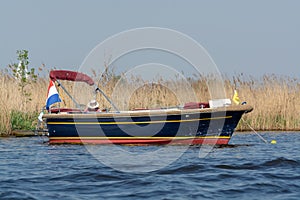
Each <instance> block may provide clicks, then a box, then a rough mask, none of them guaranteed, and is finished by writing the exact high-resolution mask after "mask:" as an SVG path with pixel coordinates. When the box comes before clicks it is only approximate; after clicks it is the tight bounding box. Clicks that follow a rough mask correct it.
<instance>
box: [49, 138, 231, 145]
mask: <svg viewBox="0 0 300 200" xmlns="http://www.w3.org/2000/svg"><path fill="white" fill-rule="evenodd" d="M229 140H230V139H229V138H206V139H205V138H196V139H174V140H170V139H51V138H50V140H49V143H50V144H135V145H143V144H174V145H178V144H179V145H196V144H205V145H215V144H217V145H224V144H225V145H226V144H228V142H229Z"/></svg>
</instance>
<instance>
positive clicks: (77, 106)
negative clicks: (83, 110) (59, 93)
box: [56, 80, 80, 108]
mask: <svg viewBox="0 0 300 200" xmlns="http://www.w3.org/2000/svg"><path fill="white" fill-rule="evenodd" d="M56 82H57V83H58V86H60V87H61V88H62V89H63V91H64V92H65V93H66V94H67V95H68V96H69V97H70V99H71V100H72V101H73V102H74V103H75V105H76V108H80V106H79V103H77V101H76V100H75V99H74V98H73V97H72V96H71V95H70V94H69V92H68V91H67V90H66V88H65V87H64V86H63V85H62V84H61V83H60V82H59V80H56Z"/></svg>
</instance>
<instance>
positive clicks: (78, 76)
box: [49, 70, 95, 85]
mask: <svg viewBox="0 0 300 200" xmlns="http://www.w3.org/2000/svg"><path fill="white" fill-rule="evenodd" d="M49 77H50V79H51V80H52V81H56V80H67V81H79V82H85V83H87V84H89V85H94V84H95V83H94V81H93V79H92V78H91V77H89V76H88V75H86V74H83V73H80V72H74V71H69V70H51V71H50V74H49Z"/></svg>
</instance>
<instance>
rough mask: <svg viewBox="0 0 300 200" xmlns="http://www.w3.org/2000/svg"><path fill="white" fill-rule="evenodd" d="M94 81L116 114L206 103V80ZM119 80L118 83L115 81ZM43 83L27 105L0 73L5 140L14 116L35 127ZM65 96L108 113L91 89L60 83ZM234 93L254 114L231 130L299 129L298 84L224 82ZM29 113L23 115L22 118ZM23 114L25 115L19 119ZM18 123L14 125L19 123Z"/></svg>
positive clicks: (269, 78) (283, 80)
mask: <svg viewBox="0 0 300 200" xmlns="http://www.w3.org/2000/svg"><path fill="white" fill-rule="evenodd" d="M105 80H106V81H100V83H99V85H98V86H99V87H100V88H101V89H102V90H103V91H104V92H105V93H106V94H107V95H108V96H109V97H111V98H112V99H113V101H114V102H115V104H116V105H117V106H118V107H119V108H120V109H134V108H158V107H172V106H178V105H183V103H184V102H189V101H199V102H207V101H208V100H209V99H210V98H211V96H210V95H211V93H210V88H209V87H208V85H207V83H208V82H209V81H211V80H209V78H207V77H198V78H190V79H188V81H186V80H180V79H176V80H171V81H170V80H168V81H164V80H163V79H161V78H158V79H157V80H155V81H153V82H149V81H145V80H142V79H141V78H138V77H131V78H130V80H126V81H124V80H123V79H121V76H115V75H111V77H108V78H107V79H105ZM121 81H123V82H121ZM48 84H49V79H48V78H42V77H40V78H38V81H37V82H36V83H32V84H30V85H28V86H26V88H25V89H26V90H27V91H28V92H29V93H31V95H30V98H31V100H28V99H26V98H27V97H25V96H22V94H21V92H20V91H19V90H18V84H17V80H15V79H14V78H13V77H12V76H10V75H9V74H7V73H3V72H2V73H0V95H1V96H0V102H1V107H0V134H2V135H9V134H11V133H12V130H13V129H14V128H15V127H16V125H15V124H14V121H15V120H14V119H13V116H16V115H14V113H16V112H19V113H23V117H20V120H21V121H22V120H23V121H26V120H29V121H30V123H31V124H32V126H34V125H35V123H36V122H37V120H33V119H37V116H38V114H39V112H40V110H41V108H42V107H43V106H44V105H45V101H46V95H47V87H48ZM63 84H64V86H65V87H66V88H67V90H68V91H70V93H71V95H72V96H73V95H74V96H75V97H77V100H78V102H79V103H80V104H82V107H84V106H85V105H86V104H87V103H88V102H89V100H91V99H93V98H95V97H96V99H97V100H98V102H99V103H100V107H101V108H107V109H111V105H110V104H109V103H108V102H107V101H106V100H105V99H104V97H103V96H101V95H99V94H98V95H97V96H96V95H95V94H94V93H93V90H92V88H91V87H89V86H87V85H85V84H83V83H80V84H77V83H76V84H74V83H70V82H63ZM235 88H237V90H238V94H239V98H240V100H241V101H245V102H247V103H248V104H249V105H252V106H253V107H254V111H253V112H251V113H249V114H247V115H245V116H244V117H243V119H244V120H243V121H241V122H240V123H239V126H238V128H237V130H239V131H245V130H249V126H251V127H253V128H254V129H255V130H300V113H299V110H300V104H299V101H300V92H299V90H300V82H299V79H293V78H290V77H283V76H275V75H266V76H263V77H261V78H259V79H257V78H254V77H245V76H243V75H239V76H235V77H233V78H228V77H224V88H223V90H224V92H225V95H226V97H227V98H230V99H231V98H232V95H233V91H234V89H235ZM58 90H59V93H60V97H61V99H62V102H61V103H60V105H59V106H60V107H69V106H74V104H73V103H72V101H71V100H70V98H68V96H67V94H66V93H65V92H64V91H62V89H61V88H60V87H58ZM28 113H29V114H28ZM25 115H26V116H25ZM33 116H34V117H33ZM20 120H19V121H20Z"/></svg>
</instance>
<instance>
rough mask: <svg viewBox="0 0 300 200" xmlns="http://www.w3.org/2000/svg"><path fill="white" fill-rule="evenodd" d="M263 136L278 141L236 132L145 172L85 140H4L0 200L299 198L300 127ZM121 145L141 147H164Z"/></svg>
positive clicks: (0, 147)
mask: <svg viewBox="0 0 300 200" xmlns="http://www.w3.org/2000/svg"><path fill="white" fill-rule="evenodd" d="M261 134H262V136H263V137H264V138H265V139H267V140H268V141H269V142H270V141H271V140H276V141H277V144H265V143H263V142H262V141H261V140H260V139H259V138H258V137H257V135H255V134H235V135H234V137H233V138H232V140H231V144H233V145H232V146H228V147H222V148H214V149H213V150H212V152H210V153H209V154H208V155H207V156H206V157H205V158H199V150H200V149H199V147H191V148H189V149H188V150H187V151H185V153H184V154H183V156H181V157H180V158H179V159H177V160H176V161H175V162H173V163H172V164H171V165H169V166H167V167H164V168H162V169H159V170H157V171H153V172H148V173H126V172H122V171H116V170H115V169H113V168H110V167H108V166H105V165H104V164H102V163H101V162H99V161H98V160H97V159H96V158H95V157H93V156H92V155H91V154H90V153H89V151H88V150H87V149H86V148H85V146H83V145H48V144H47V143H43V142H42V141H41V140H40V138H38V137H29V138H1V139H0V155H1V162H0V199H89V200H90V199H120V198H121V199H142V198H143V199H228V198H230V199H299V197H300V154H299V152H300V133H299V132H298V133H286V132H285V133H278V132H277V133H261ZM103 148H104V150H105V151H106V153H107V152H110V150H111V149H112V147H111V146H105V147H103ZM122 148H125V149H126V150H128V151H135V152H140V153H143V152H147V151H152V150H153V149H155V148H161V147H159V146H156V147H153V146H150V147H149V146H148V147H147V146H126V147H122ZM170 148H171V149H173V150H174V151H176V149H180V148H182V147H180V146H173V147H170ZM145 165H146V164H145ZM147 165H148V164H147ZM134 167H136V166H134V165H133V166H132V168H134ZM138 167H143V166H138Z"/></svg>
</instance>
